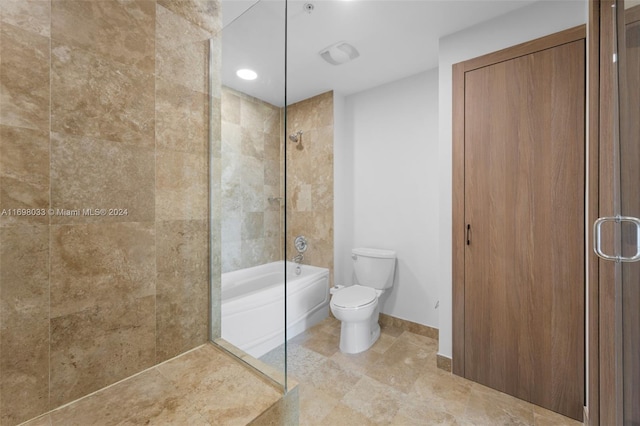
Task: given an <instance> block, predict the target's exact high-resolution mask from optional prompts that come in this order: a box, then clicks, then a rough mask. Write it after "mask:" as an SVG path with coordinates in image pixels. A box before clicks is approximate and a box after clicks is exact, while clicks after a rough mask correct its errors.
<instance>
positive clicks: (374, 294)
mask: <svg viewBox="0 0 640 426" xmlns="http://www.w3.org/2000/svg"><path fill="white" fill-rule="evenodd" d="M351 258H352V260H353V263H354V273H355V277H356V283H355V284H354V285H352V286H349V287H344V288H342V289H339V290H337V291H335V292H334V293H333V297H332V298H331V303H330V304H329V306H330V308H331V312H332V313H333V315H334V316H335V317H336V318H337V319H338V320H340V321H341V322H342V324H341V328H340V351H342V352H344V353H349V354H355V353H360V352H363V351H366V350H367V349H369V348H370V347H371V346H372V345H373V344H374V343H375V342H376V340H378V338H379V337H380V325H379V324H378V317H379V313H380V310H379V302H378V300H379V298H380V296H381V295H382V294H383V293H384V291H385V290H386V289H388V288H390V287H391V286H392V285H393V276H394V271H395V261H396V254H395V252H394V251H392V250H380V249H366V248H362V249H353V250H352V251H351Z"/></svg>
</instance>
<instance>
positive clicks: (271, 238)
mask: <svg viewBox="0 0 640 426" xmlns="http://www.w3.org/2000/svg"><path fill="white" fill-rule="evenodd" d="M281 141H282V130H281V114H280V108H278V107H276V106H274V105H271V104H268V103H266V102H263V101H261V100H259V99H256V98H253V97H251V96H248V95H246V94H244V93H241V92H238V91H236V90H233V89H231V88H228V87H223V88H222V272H230V271H235V270H238V269H243V268H249V267H252V266H257V265H262V264H265V263H269V262H274V261H276V260H281V259H282V218H281V216H282V214H281V211H282V212H283V208H284V203H283V202H281V201H275V200H273V201H269V198H278V197H282V193H283V191H282V190H281V183H280V179H281V176H280V175H281V168H282V163H283V162H282V160H281V153H280V147H281V144H282V143H281Z"/></svg>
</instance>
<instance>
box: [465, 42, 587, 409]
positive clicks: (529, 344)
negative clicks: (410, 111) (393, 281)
mask: <svg viewBox="0 0 640 426" xmlns="http://www.w3.org/2000/svg"><path fill="white" fill-rule="evenodd" d="M584 117H585V42H584V40H577V41H572V42H569V43H564V44H561V45H558V46H554V47H549V48H546V49H543V50H539V51H535V52H533V53H530V54H526V55H522V56H517V57H515V58H511V59H508V60H503V61H500V62H497V63H493V64H491V65H487V66H483V67H480V68H476V69H473V70H469V71H467V72H465V73H464V218H465V225H466V228H467V229H466V231H467V235H466V237H467V238H466V242H467V244H465V249H464V376H465V377H467V378H469V379H471V380H474V381H477V382H479V383H481V384H484V385H487V386H490V387H492V388H495V389H498V390H500V391H502V392H505V393H508V394H511V395H513V396H516V397H518V398H521V399H524V400H527V401H530V402H533V403H535V404H538V405H541V406H543V407H546V408H549V409H551V410H554V411H556V412H559V413H562V414H564V415H567V416H569V417H573V418H575V419H582V407H583V403H584V401H583V399H584V282H585V281H584V268H585V263H584V243H585V239H584V233H585V222H584V215H585V203H584V188H585V185H584V182H585V137H584V127H585V121H584Z"/></svg>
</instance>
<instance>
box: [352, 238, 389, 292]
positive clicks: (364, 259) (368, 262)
mask: <svg viewBox="0 0 640 426" xmlns="http://www.w3.org/2000/svg"><path fill="white" fill-rule="evenodd" d="M351 259H352V260H353V271H354V273H355V276H356V284H360V285H363V286H367V287H373V288H375V289H377V290H384V289H386V288H389V287H391V286H392V285H393V276H394V272H395V269H396V252H395V251H393V250H382V249H373V248H354V249H352V250H351Z"/></svg>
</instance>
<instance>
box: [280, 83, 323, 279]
mask: <svg viewBox="0 0 640 426" xmlns="http://www.w3.org/2000/svg"><path fill="white" fill-rule="evenodd" d="M286 114H287V126H288V129H287V134H291V133H296V132H298V131H299V130H300V131H302V132H303V134H302V138H301V142H300V143H298V144H296V145H293V144H289V145H287V241H286V244H287V257H289V258H290V257H293V256H294V255H295V254H296V253H297V251H296V249H295V247H294V245H293V241H294V240H295V238H296V236H298V235H304V236H305V237H306V238H307V241H308V244H309V245H308V249H307V252H306V253H305V254H304V257H305V259H304V261H305V263H309V264H311V265H315V266H322V267H325V268H329V270H330V271H331V275H330V277H331V278H330V282H331V283H333V92H327V93H323V94H321V95H318V96H315V97H313V98H310V99H306V100H304V101H301V102H298V103H296V104H293V105H289V106H288V107H287V109H286Z"/></svg>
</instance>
